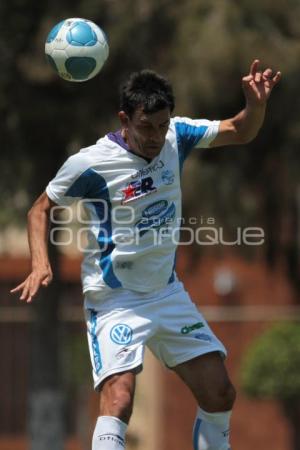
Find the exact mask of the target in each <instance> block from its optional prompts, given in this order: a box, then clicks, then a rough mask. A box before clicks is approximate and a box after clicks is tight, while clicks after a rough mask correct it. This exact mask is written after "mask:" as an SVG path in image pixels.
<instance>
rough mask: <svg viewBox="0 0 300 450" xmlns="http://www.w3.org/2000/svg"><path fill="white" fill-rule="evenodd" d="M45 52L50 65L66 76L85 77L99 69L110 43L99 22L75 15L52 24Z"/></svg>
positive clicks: (81, 78) (65, 77) (74, 78)
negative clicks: (97, 23) (53, 25)
mask: <svg viewBox="0 0 300 450" xmlns="http://www.w3.org/2000/svg"><path fill="white" fill-rule="evenodd" d="M45 53H46V56H47V59H48V61H49V63H50V65H51V66H52V67H53V68H54V69H55V70H56V72H57V73H58V74H59V75H60V76H61V77H62V78H63V79H64V80H67V81H86V80H89V79H90V78H93V77H94V76H95V75H97V73H98V72H99V71H100V69H101V68H102V66H103V64H104V63H105V61H106V59H107V57H108V53H109V47H108V43H107V38H106V35H105V33H104V32H103V31H102V30H101V28H100V27H98V25H96V24H95V23H93V22H91V21H90V20H86V19H80V18H72V19H65V20H63V21H61V22H59V23H58V24H57V25H55V27H54V28H52V30H51V31H50V33H49V34H48V37H47V40H46V44H45Z"/></svg>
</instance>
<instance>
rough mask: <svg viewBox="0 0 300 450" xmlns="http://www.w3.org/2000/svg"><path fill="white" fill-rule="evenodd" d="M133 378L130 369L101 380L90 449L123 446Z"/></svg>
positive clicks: (98, 449)
mask: <svg viewBox="0 0 300 450" xmlns="http://www.w3.org/2000/svg"><path fill="white" fill-rule="evenodd" d="M135 378H136V374H135V371H131V372H123V373H120V374H116V375H112V376H111V377H109V378H107V379H106V380H105V381H104V382H103V385H102V387H101V390H100V405H99V417H98V419H97V423H96V427H95V431H94V435H93V444H92V450H121V449H124V448H125V433H126V429H127V425H128V423H129V419H130V417H131V413H132V408H133V400H134V392H135Z"/></svg>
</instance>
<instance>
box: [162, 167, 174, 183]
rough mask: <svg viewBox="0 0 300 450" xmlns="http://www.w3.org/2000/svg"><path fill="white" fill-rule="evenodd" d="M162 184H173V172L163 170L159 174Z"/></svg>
mask: <svg viewBox="0 0 300 450" xmlns="http://www.w3.org/2000/svg"><path fill="white" fill-rule="evenodd" d="M161 179H162V182H163V183H164V184H166V185H170V184H173V183H174V179H175V175H174V172H173V170H169V169H165V170H163V171H162V173H161Z"/></svg>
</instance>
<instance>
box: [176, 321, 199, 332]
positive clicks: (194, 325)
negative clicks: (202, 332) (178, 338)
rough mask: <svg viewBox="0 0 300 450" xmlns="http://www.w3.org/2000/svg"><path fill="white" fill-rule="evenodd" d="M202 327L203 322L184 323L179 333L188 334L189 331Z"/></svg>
mask: <svg viewBox="0 0 300 450" xmlns="http://www.w3.org/2000/svg"><path fill="white" fill-rule="evenodd" d="M203 327H204V323H203V322H197V323H194V324H193V325H186V326H185V327H182V328H181V334H188V333H190V332H191V331H194V330H199V328H203Z"/></svg>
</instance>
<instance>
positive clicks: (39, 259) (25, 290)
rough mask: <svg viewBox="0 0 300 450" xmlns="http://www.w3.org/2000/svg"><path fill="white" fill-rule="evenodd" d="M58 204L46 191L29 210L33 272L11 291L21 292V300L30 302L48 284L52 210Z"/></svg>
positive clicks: (29, 235) (29, 238)
mask: <svg viewBox="0 0 300 450" xmlns="http://www.w3.org/2000/svg"><path fill="white" fill-rule="evenodd" d="M55 205H56V204H55V203H54V202H53V201H52V200H50V198H49V197H48V196H47V194H46V192H44V193H43V194H42V195H40V197H39V198H38V199H37V200H36V201H35V203H34V204H33V206H32V208H31V209H30V211H29V212H28V216H27V217H28V225H27V230H28V242H29V248H30V254H31V273H30V274H29V275H28V277H27V278H26V279H25V280H24V281H23V282H22V283H21V284H19V285H18V286H17V287H15V288H14V289H12V290H11V291H10V292H11V293H16V292H18V293H20V300H22V301H25V302H27V303H30V302H31V301H32V299H33V297H34V296H35V295H36V294H37V292H38V290H39V289H40V287H41V286H45V287H46V286H48V284H49V283H50V282H51V280H52V270H51V266H50V262H49V258H48V231H49V222H50V210H51V208H52V207H53V206H55Z"/></svg>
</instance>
